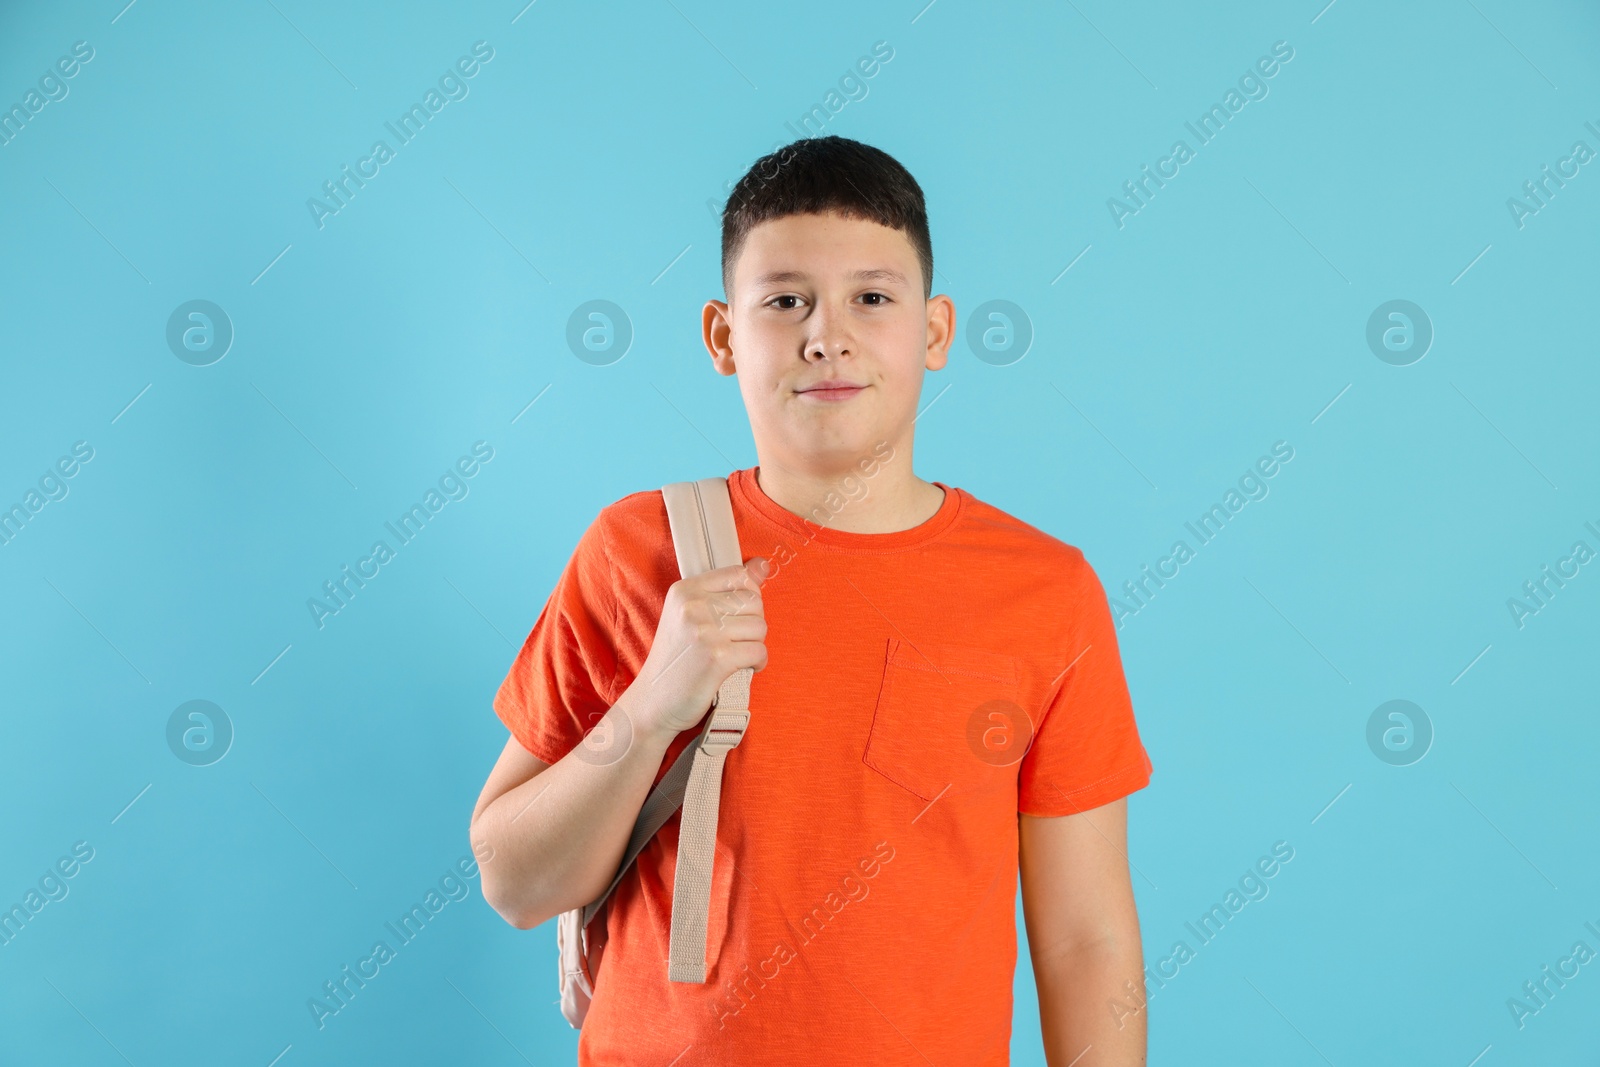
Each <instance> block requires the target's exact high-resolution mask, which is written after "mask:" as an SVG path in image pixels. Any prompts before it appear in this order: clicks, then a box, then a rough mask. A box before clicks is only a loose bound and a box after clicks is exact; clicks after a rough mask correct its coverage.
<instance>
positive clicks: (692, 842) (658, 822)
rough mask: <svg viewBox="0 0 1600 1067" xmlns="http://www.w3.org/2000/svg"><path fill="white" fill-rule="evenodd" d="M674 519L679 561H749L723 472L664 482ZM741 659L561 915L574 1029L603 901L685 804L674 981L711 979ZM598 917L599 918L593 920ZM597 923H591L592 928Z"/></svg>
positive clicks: (594, 972)
mask: <svg viewBox="0 0 1600 1067" xmlns="http://www.w3.org/2000/svg"><path fill="white" fill-rule="evenodd" d="M661 495H662V496H663V497H664V498H665V500H666V504H667V521H668V524H669V525H670V527H671V530H672V547H673V550H674V551H675V552H676V553H677V556H678V570H679V571H680V573H681V574H682V576H683V577H685V578H692V577H694V576H695V575H697V574H701V573H703V572H705V571H708V570H714V569H716V568H718V567H731V566H736V565H738V564H740V563H742V562H744V560H743V558H742V557H741V556H740V554H739V535H738V532H737V530H736V529H735V528H734V523H733V504H732V501H731V500H729V498H728V483H727V480H726V479H724V478H702V479H700V480H699V481H697V482H673V483H671V484H669V485H666V486H663V487H662V489H661ZM753 673H754V671H753V670H751V668H749V667H742V668H740V669H739V670H737V671H734V672H733V674H731V675H729V676H728V678H727V680H726V681H724V682H723V683H722V686H721V688H720V689H719V690H718V691H717V694H716V696H714V697H713V698H712V700H711V708H710V709H709V710H710V712H711V713H710V715H709V716H708V717H707V719H706V724H705V729H704V730H702V731H701V733H700V736H699V737H697V738H695V740H694V741H693V742H691V743H690V744H689V745H688V746H687V747H685V748H684V750H683V751H682V752H681V753H680V754H679V755H678V758H677V759H676V760H675V761H674V762H673V764H672V768H671V769H670V770H668V771H667V773H666V776H665V777H663V778H662V779H661V781H660V782H659V783H657V784H656V786H655V788H654V789H652V790H651V791H650V795H649V796H648V797H646V798H645V802H644V806H643V807H642V808H640V810H639V817H638V819H637V821H635V822H634V825H633V833H632V834H631V835H629V837H628V847H627V850H626V851H625V852H624V853H623V856H622V863H621V865H620V866H619V867H618V868H617V873H616V876H615V877H613V878H612V879H611V884H610V885H609V886H607V887H606V891H605V892H604V893H601V894H600V896H599V898H598V899H597V900H595V901H593V902H592V903H590V904H588V905H586V906H584V907H581V908H573V909H572V910H570V911H567V912H564V913H563V914H562V915H561V916H560V917H559V918H558V919H557V923H556V950H557V956H558V957H559V958H558V965H559V967H560V974H561V1014H562V1015H564V1016H566V1019H567V1022H568V1023H569V1024H571V1026H572V1028H573V1029H575V1030H577V1029H582V1027H583V1020H584V1017H585V1016H586V1015H587V1014H588V1012H589V1001H590V999H591V998H592V997H593V996H594V985H595V979H596V978H597V977H598V975H599V973H600V961H601V958H602V956H603V954H604V950H605V941H606V923H605V914H604V910H603V909H604V907H605V904H606V901H607V900H608V899H610V897H611V892H612V890H614V889H616V887H617V883H619V882H621V881H622V876H623V875H624V874H626V873H627V871H628V868H629V867H630V866H631V865H632V864H633V861H634V860H635V859H636V858H637V857H638V855H639V853H640V852H641V851H642V850H643V849H644V846H645V845H646V844H648V843H649V841H650V838H651V837H653V836H654V835H655V832H656V831H657V830H659V829H660V828H661V827H662V825H663V824H664V823H666V821H667V820H668V819H669V818H671V816H672V813H673V812H675V811H677V810H678V808H679V807H680V806H682V808H683V820H682V824H681V826H680V829H679V832H678V859H677V874H676V876H675V878H674V881H673V887H672V932H671V939H670V942H669V944H670V957H669V960H668V967H667V980H668V981H671V982H697V983H704V982H705V980H706V961H705V957H706V926H707V921H708V918H709V915H710V901H711V873H712V865H713V862H714V859H715V854H716V840H717V809H718V805H719V802H720V800H721V797H722V768H723V761H724V760H725V759H726V757H727V755H728V753H729V751H731V750H732V749H733V748H735V747H736V746H737V745H738V744H739V742H740V741H741V740H743V739H744V731H745V726H746V725H747V724H748V723H749V721H750V710H749V706H750V678H751V675H752V674H753ZM597 919H598V920H599V921H598V922H596V920H597ZM591 924H594V925H593V930H592V931H591Z"/></svg>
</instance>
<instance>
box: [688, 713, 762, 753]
mask: <svg viewBox="0 0 1600 1067" xmlns="http://www.w3.org/2000/svg"><path fill="white" fill-rule="evenodd" d="M749 724H750V712H749V711H748V710H747V709H737V710H736V709H733V708H728V709H723V708H713V709H712V711H711V720H710V721H709V722H707V723H706V729H705V733H704V734H702V735H701V738H700V747H701V748H702V749H706V750H708V751H710V752H711V754H712V755H724V756H725V755H727V754H728V752H729V751H731V750H732V749H734V748H737V747H738V745H739V742H740V741H742V740H744V731H745V727H747V726H748V725H749Z"/></svg>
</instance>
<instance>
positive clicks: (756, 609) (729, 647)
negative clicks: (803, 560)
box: [618, 556, 772, 740]
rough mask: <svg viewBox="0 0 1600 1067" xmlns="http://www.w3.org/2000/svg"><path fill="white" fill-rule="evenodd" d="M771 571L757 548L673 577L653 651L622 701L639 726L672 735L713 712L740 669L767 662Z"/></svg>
mask: <svg viewBox="0 0 1600 1067" xmlns="http://www.w3.org/2000/svg"><path fill="white" fill-rule="evenodd" d="M771 573H772V568H771V564H769V563H768V562H767V561H766V560H765V559H764V558H762V557H760V556H757V557H755V558H754V559H751V560H750V561H748V562H747V563H744V564H741V565H739V566H736V567H719V568H717V569H716V570H710V571H706V572H705V573H704V574H697V575H695V576H694V577H693V578H680V579H679V580H678V581H676V582H673V583H672V586H671V587H670V588H669V589H668V590H667V599H666V601H665V603H663V604H662V606H661V621H660V623H659V624H657V626H656V636H655V640H654V641H652V642H651V645H650V654H649V655H648V656H646V657H645V661H644V666H643V667H642V668H640V670H639V675H638V677H637V678H635V679H634V681H633V684H632V685H630V686H629V687H628V691H627V693H626V694H625V695H624V696H623V698H622V699H621V700H619V701H618V703H619V704H623V705H625V706H626V708H627V710H628V711H629V713H630V714H631V716H632V718H633V720H634V722H633V725H634V727H635V729H639V730H644V731H646V732H648V733H657V734H661V735H664V736H665V737H666V738H667V739H668V740H671V738H673V737H675V736H676V735H677V734H678V733H680V732H681V731H683V730H687V729H689V728H690V727H692V726H694V725H695V724H696V723H698V722H699V721H700V720H701V719H702V718H703V717H704V716H705V713H706V710H707V709H708V708H710V707H711V698H712V697H713V696H715V695H716V693H717V690H718V689H720V688H722V683H723V682H725V681H727V680H728V678H729V676H731V675H732V674H733V673H734V672H735V671H737V670H739V669H741V668H743V667H750V668H752V669H754V670H758V671H759V670H761V669H762V668H763V667H765V666H766V665H767V646H766V644H765V643H764V641H765V638H766V636H767V620H766V619H765V617H763V615H762V606H761V583H762V582H764V581H766V579H767V577H768V576H769V575H770V574H771Z"/></svg>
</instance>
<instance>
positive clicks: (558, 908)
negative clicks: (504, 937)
mask: <svg viewBox="0 0 1600 1067" xmlns="http://www.w3.org/2000/svg"><path fill="white" fill-rule="evenodd" d="M626 700H627V697H626V695H625V696H624V698H623V701H619V703H618V705H617V706H616V707H613V708H612V709H611V710H610V711H608V712H606V717H605V719H602V720H601V725H600V726H597V727H596V729H597V731H600V732H601V736H604V737H608V738H611V739H614V743H619V747H621V748H623V751H622V753H621V755H620V756H618V757H616V758H615V759H614V760H613V759H612V757H611V756H610V754H608V753H604V752H602V751H597V750H596V749H593V748H590V747H588V746H586V745H579V746H578V747H576V748H574V749H572V751H570V752H568V753H567V754H566V755H565V756H563V757H561V759H560V760H558V761H556V762H555V763H545V762H544V761H543V760H541V759H538V758H536V757H535V756H533V755H532V754H531V753H529V752H528V750H527V749H525V748H523V747H522V743H521V742H519V741H518V740H517V739H516V738H515V737H513V738H511V739H510V740H509V741H507V742H506V747H505V749H504V750H503V751H502V752H501V753H500V759H499V760H498V761H497V762H496V763H495V765H494V770H493V771H491V772H490V774H489V779H488V781H486V782H485V783H484V786H483V792H482V793H481V794H480V795H479V797H478V803H477V805H476V806H475V807H474V809H473V812H472V821H471V825H470V827H469V830H468V834H469V836H470V838H471V840H472V850H473V852H474V853H475V854H476V855H477V857H478V861H479V870H480V871H481V872H482V878H481V880H480V884H481V885H482V887H483V898H484V900H486V901H488V903H489V905H490V906H491V907H492V908H494V910H495V911H497V912H499V913H500V914H501V915H502V916H503V917H504V918H505V919H506V921H507V922H509V923H511V925H513V926H515V927H517V928H518V929H520V930H527V929H530V928H532V927H535V926H538V925H539V924H540V923H542V922H544V921H545V920H547V919H550V918H553V917H554V916H556V915H559V914H561V913H562V912H563V911H567V910H568V909H570V908H578V907H582V906H583V905H585V904H588V903H589V902H590V901H592V900H594V899H595V898H596V897H598V896H599V895H600V894H601V893H602V892H604V891H605V888H606V886H608V885H610V884H611V878H612V876H613V875H615V874H616V873H617V864H618V863H620V862H621V860H622V854H623V852H624V850H625V849H626V848H627V845H628V836H629V835H630V834H631V833H632V832H633V824H634V820H635V819H636V818H637V817H638V815H639V809H640V808H641V807H643V806H644V800H645V797H646V795H648V794H649V792H650V787H651V785H652V784H653V783H654V781H655V776H656V772H657V770H658V769H659V768H660V767H661V760H662V758H663V757H664V756H665V755H666V751H667V746H668V745H669V744H670V743H671V741H672V738H673V737H674V736H675V734H674V733H673V732H668V731H663V730H650V729H647V728H646V727H645V725H644V723H646V722H648V721H650V719H649V717H645V716H637V717H629V716H627V715H626V713H625V712H624V710H623V704H624V703H625V702H626ZM607 720H610V721H609V722H607ZM624 721H626V724H625V725H624Z"/></svg>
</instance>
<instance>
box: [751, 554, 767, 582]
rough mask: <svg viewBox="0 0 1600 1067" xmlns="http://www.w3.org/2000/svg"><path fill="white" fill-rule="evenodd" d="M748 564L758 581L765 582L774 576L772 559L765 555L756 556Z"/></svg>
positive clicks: (752, 575)
mask: <svg viewBox="0 0 1600 1067" xmlns="http://www.w3.org/2000/svg"><path fill="white" fill-rule="evenodd" d="M746 566H747V569H748V570H749V571H750V574H751V577H753V578H755V580H756V581H758V582H764V581H766V580H767V579H768V578H770V577H772V561H771V560H769V559H767V558H766V557H765V556H756V557H755V558H754V559H752V560H751V561H750V562H749V564H747V565H746Z"/></svg>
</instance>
